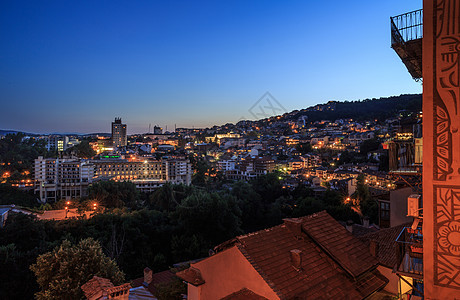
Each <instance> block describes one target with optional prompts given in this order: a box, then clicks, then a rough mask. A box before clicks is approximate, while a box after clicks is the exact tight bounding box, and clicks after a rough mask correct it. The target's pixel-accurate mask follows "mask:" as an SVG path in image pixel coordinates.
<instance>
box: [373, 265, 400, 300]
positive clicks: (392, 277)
mask: <svg viewBox="0 0 460 300" xmlns="http://www.w3.org/2000/svg"><path fill="white" fill-rule="evenodd" d="M377 269H378V270H379V272H380V273H382V275H383V276H385V277H386V278H388V280H389V282H388V284H387V285H386V286H385V287H384V288H383V289H384V290H385V291H387V292H390V293H392V294H394V295H397V294H398V291H399V277H398V275H396V273H393V269H390V268H387V267H384V266H379V267H378V268H377Z"/></svg>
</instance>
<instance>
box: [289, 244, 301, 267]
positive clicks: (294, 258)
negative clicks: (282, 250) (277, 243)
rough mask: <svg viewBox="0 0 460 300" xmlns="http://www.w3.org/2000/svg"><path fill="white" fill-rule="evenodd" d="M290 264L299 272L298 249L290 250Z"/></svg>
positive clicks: (299, 259) (299, 256) (299, 255)
mask: <svg viewBox="0 0 460 300" xmlns="http://www.w3.org/2000/svg"><path fill="white" fill-rule="evenodd" d="M290 252H291V264H292V266H293V267H294V268H295V269H296V270H297V271H299V270H300V269H302V251H301V250H299V249H294V250H291V251H290Z"/></svg>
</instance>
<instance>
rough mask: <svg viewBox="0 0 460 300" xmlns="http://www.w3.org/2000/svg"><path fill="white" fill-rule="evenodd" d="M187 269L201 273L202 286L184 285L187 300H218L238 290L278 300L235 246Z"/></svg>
mask: <svg viewBox="0 0 460 300" xmlns="http://www.w3.org/2000/svg"><path fill="white" fill-rule="evenodd" d="M191 266H193V267H195V268H197V269H199V270H200V271H201V275H202V277H203V279H204V281H205V283H204V284H203V285H201V286H199V287H195V286H193V285H190V284H189V285H188V292H189V294H188V299H190V300H199V299H202V300H213V299H220V298H222V297H225V296H227V295H229V294H231V293H234V292H236V291H239V290H241V289H242V288H247V289H249V290H251V291H253V292H254V293H256V294H259V295H261V296H264V297H266V298H268V299H279V297H278V296H277V295H276V294H275V292H274V291H273V290H272V289H271V288H270V286H268V284H267V283H266V282H265V281H264V280H263V279H262V277H261V276H260V275H259V273H258V272H257V271H256V270H255V269H254V268H253V267H252V265H251V264H250V263H249V262H248V261H247V260H246V258H245V257H244V256H243V254H242V253H241V252H240V250H239V249H238V248H237V247H236V246H234V247H232V248H230V249H227V250H225V251H222V252H219V253H217V254H215V255H213V256H211V257H209V258H207V259H205V260H202V261H200V262H198V263H195V264H192V265H191Z"/></svg>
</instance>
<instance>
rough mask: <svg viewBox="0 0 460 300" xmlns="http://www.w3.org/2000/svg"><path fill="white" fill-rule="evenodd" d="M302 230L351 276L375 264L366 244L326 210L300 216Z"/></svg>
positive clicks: (357, 274) (376, 262)
mask: <svg viewBox="0 0 460 300" xmlns="http://www.w3.org/2000/svg"><path fill="white" fill-rule="evenodd" d="M302 221H303V222H302V228H303V230H304V231H305V232H306V233H307V234H308V235H309V236H310V237H311V238H312V239H313V240H314V241H315V242H317V243H318V244H319V245H320V247H321V248H322V249H323V250H324V251H326V252H327V253H328V254H329V255H331V257H332V258H333V259H334V260H336V261H337V262H338V263H339V264H340V266H341V267H343V268H344V269H345V270H346V271H347V272H348V273H349V274H350V275H352V276H353V277H358V276H359V275H361V274H362V273H364V272H366V271H368V270H370V269H372V268H374V267H376V266H377V264H378V261H377V260H376V259H375V258H374V257H373V256H372V255H371V254H370V252H369V250H368V248H367V247H366V245H365V244H364V243H363V242H362V241H360V240H359V239H357V238H355V237H354V236H353V235H352V234H351V233H350V232H348V231H347V230H346V229H345V228H343V227H342V226H341V225H340V224H339V223H338V222H337V221H335V220H334V219H333V218H332V217H331V216H330V215H329V214H328V213H327V212H325V211H322V212H319V213H317V214H314V215H311V216H308V217H304V218H302Z"/></svg>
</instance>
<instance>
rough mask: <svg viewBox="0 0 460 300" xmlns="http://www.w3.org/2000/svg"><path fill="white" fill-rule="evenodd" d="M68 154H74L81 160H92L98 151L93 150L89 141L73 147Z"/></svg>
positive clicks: (68, 150) (67, 151)
mask: <svg viewBox="0 0 460 300" xmlns="http://www.w3.org/2000/svg"><path fill="white" fill-rule="evenodd" d="M66 153H67V154H70V153H73V154H74V155H76V156H77V157H80V158H85V159H88V158H92V157H94V156H95V155H96V151H94V150H93V148H92V147H91V145H90V144H89V141H88V140H83V141H81V143H80V144H77V145H75V146H73V147H72V148H69V149H67V150H66Z"/></svg>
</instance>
